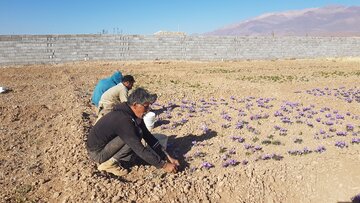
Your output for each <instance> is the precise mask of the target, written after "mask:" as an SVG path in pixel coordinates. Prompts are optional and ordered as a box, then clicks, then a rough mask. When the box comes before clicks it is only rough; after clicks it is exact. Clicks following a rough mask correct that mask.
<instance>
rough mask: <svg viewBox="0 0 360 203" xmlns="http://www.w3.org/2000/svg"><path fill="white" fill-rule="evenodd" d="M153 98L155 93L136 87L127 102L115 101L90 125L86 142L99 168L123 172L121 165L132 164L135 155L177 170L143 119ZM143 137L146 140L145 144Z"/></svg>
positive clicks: (156, 164) (168, 170)
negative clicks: (115, 102)
mask: <svg viewBox="0 0 360 203" xmlns="http://www.w3.org/2000/svg"><path fill="white" fill-rule="evenodd" d="M156 99H157V96H156V94H150V93H149V92H148V91H146V90H145V89H143V88H138V89H136V90H135V91H134V92H133V93H131V94H130V95H129V97H128V101H127V102H126V103H121V104H118V105H116V106H115V107H114V110H113V111H111V112H110V113H108V114H106V115H105V116H104V117H102V118H101V119H100V120H99V121H98V122H97V123H96V124H95V125H94V126H93V127H92V129H91V130H90V134H89V135H88V138H87V143H86V146H87V151H88V153H89V156H90V158H91V159H92V160H94V161H96V162H98V163H99V166H98V170H100V171H106V172H108V173H112V174H114V175H116V176H123V175H126V174H127V173H128V170H127V168H126V167H124V166H128V165H131V164H132V160H133V158H134V156H136V155H137V156H138V157H140V158H141V159H143V160H144V161H146V162H147V163H149V164H151V165H153V166H155V167H156V168H162V169H163V170H165V171H166V172H173V173H175V172H177V169H178V166H179V162H178V160H176V159H174V158H172V157H171V156H170V155H169V154H168V153H167V152H166V151H165V150H163V149H164V148H163V147H162V146H161V145H160V144H159V141H158V140H157V139H156V138H155V137H154V136H153V135H152V134H151V133H150V132H149V130H148V129H147V128H146V126H145V124H144V122H143V116H144V115H145V114H146V112H148V110H149V105H150V104H151V103H153V102H154V101H155V100H156ZM142 139H144V140H145V142H146V143H147V146H146V147H145V146H144V145H143V144H142V142H141V140H142ZM135 154H136V155H135Z"/></svg>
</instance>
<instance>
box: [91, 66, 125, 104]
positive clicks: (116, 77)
mask: <svg viewBox="0 0 360 203" xmlns="http://www.w3.org/2000/svg"><path fill="white" fill-rule="evenodd" d="M122 79H123V75H122V74H121V72H120V71H116V72H115V73H114V74H113V75H112V76H111V77H108V78H104V79H101V80H100V81H99V82H98V84H97V85H96V86H95V89H94V93H93V95H92V97H91V103H92V104H94V105H95V106H96V107H98V106H99V101H100V98H101V95H102V94H103V93H104V92H105V91H106V90H108V89H110V88H111V87H113V86H115V85H117V84H119V83H120V82H122Z"/></svg>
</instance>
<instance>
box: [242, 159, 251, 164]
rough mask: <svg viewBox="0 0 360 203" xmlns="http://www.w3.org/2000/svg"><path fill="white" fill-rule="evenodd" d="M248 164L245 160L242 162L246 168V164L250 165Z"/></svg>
mask: <svg viewBox="0 0 360 203" xmlns="http://www.w3.org/2000/svg"><path fill="white" fill-rule="evenodd" d="M248 163H249V162H248V161H247V160H245V159H244V160H243V161H242V162H241V164H242V165H244V166H245V165H246V164H248Z"/></svg>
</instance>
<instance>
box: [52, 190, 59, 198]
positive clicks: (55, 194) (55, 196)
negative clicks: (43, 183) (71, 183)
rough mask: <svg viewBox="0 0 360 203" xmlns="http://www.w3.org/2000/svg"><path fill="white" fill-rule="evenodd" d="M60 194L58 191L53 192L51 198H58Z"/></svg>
mask: <svg viewBox="0 0 360 203" xmlns="http://www.w3.org/2000/svg"><path fill="white" fill-rule="evenodd" d="M60 194H61V193H60V192H54V194H53V196H52V198H53V199H56V198H58V197H59V196H60Z"/></svg>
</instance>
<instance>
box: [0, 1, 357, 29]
mask: <svg viewBox="0 0 360 203" xmlns="http://www.w3.org/2000/svg"><path fill="white" fill-rule="evenodd" d="M328 5H344V6H360V0H341V1H335V0H252V1H240V0H217V1H215V0H0V35H4V34H96V33H101V32H103V30H105V31H107V33H108V34H116V33H119V34H120V33H122V34H141V35H150V34H153V33H155V32H157V31H159V30H163V31H181V32H186V33H187V34H201V33H205V32H210V31H213V30H215V29H218V28H220V27H223V26H225V25H229V24H233V23H237V22H240V21H243V20H246V19H250V18H252V17H256V16H258V15H261V14H264V13H269V12H281V11H287V10H299V9H304V8H314V7H324V6H328Z"/></svg>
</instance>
